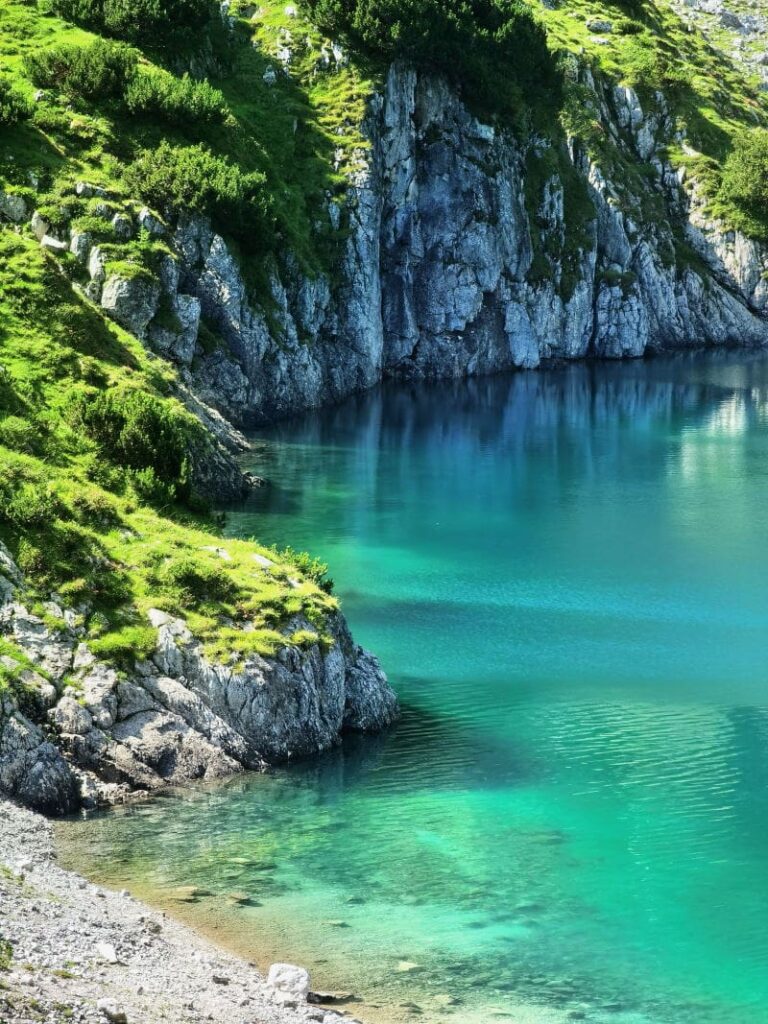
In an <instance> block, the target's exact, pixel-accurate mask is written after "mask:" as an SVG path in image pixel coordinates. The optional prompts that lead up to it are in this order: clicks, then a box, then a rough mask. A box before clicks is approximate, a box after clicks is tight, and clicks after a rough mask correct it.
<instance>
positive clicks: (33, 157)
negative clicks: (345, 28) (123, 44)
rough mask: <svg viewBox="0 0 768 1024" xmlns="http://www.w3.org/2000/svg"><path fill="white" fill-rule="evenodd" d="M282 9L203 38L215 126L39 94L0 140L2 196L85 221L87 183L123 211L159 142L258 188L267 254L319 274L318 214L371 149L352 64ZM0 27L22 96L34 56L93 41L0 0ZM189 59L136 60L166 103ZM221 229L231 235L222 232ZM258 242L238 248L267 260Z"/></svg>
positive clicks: (360, 83) (5, 57) (325, 259)
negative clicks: (12, 194)
mask: <svg viewBox="0 0 768 1024" xmlns="http://www.w3.org/2000/svg"><path fill="white" fill-rule="evenodd" d="M285 7H286V5H285V4H284V3H275V2H271V0H268V2H266V3H263V4H261V5H260V8H259V9H260V12H261V13H260V14H259V16H258V17H253V18H246V17H238V18H237V20H236V24H235V27H234V29H233V31H232V32H231V33H228V32H225V31H224V29H223V28H219V29H217V30H215V31H213V33H212V44H213V51H214V53H215V56H216V58H217V67H218V68H219V72H220V73H219V74H218V75H217V76H215V75H212V77H211V85H212V86H213V87H215V89H216V90H218V93H217V96H219V97H220V100H221V103H223V104H224V108H225V109H226V112H227V114H226V117H224V119H223V120H221V119H217V118H213V119H212V120H211V119H204V118H202V117H186V118H185V117H181V118H178V119H177V121H174V120H173V119H171V120H170V121H169V119H168V118H167V117H160V116H158V114H157V111H155V110H150V111H148V112H142V110H141V109H135V110H133V111H132V110H131V109H129V106H128V105H127V102H126V101H125V100H124V99H121V98H119V97H118V96H110V97H99V96H96V97H90V98H89V99H88V100H87V102H86V101H84V100H82V99H79V98H78V97H77V96H75V97H74V99H73V98H72V97H67V96H59V95H57V94H56V92H55V91H54V90H47V91H46V93H45V95H44V96H43V98H42V99H41V100H40V101H39V102H37V103H35V104H34V105H33V117H32V119H31V121H29V122H26V123H22V124H19V125H16V126H14V127H13V128H10V129H4V130H3V146H2V147H0V187H3V183H5V186H6V187H7V186H11V187H15V188H17V189H29V186H30V176H31V175H33V176H34V178H35V179H36V182H37V185H36V188H35V192H36V193H37V199H36V205H38V206H40V205H41V204H44V205H51V203H53V204H56V203H58V202H60V199H61V197H62V196H66V197H67V200H66V205H67V207H68V210H67V214H68V216H67V219H72V218H74V219H75V223H77V222H78V221H79V220H80V219H82V218H84V217H87V216H88V215H89V213H90V211H89V210H88V203H87V202H80V201H77V200H75V198H74V197H73V196H72V194H71V193H72V186H73V184H74V182H75V181H77V180H79V179H81V178H86V179H87V180H88V181H91V182H93V183H95V184H98V185H100V186H102V187H104V188H107V189H109V191H110V201H111V203H112V204H113V211H114V212H117V211H120V210H130V209H131V207H132V201H133V200H135V199H137V198H139V197H138V196H137V195H136V193H135V189H133V188H129V187H128V186H127V184H126V182H125V181H124V179H123V170H124V168H126V167H127V166H129V165H130V164H131V162H132V161H133V160H134V159H135V158H136V157H137V156H138V155H139V154H140V153H141V152H142V151H144V150H147V149H149V150H153V149H155V148H156V147H157V146H158V145H159V144H160V143H161V142H162V141H166V142H168V143H169V144H171V145H174V146H180V147H183V146H189V145H191V144H202V145H203V146H205V147H206V149H208V150H209V151H210V152H211V153H212V154H213V155H214V156H216V157H221V158H225V159H226V160H227V161H228V162H230V163H231V164H232V165H233V167H234V168H236V169H237V171H238V173H242V174H243V175H249V174H262V175H264V176H265V179H266V183H267V188H268V193H269V196H270V201H271V206H272V213H273V215H274V219H275V237H274V240H273V243H272V246H273V249H274V252H275V253H277V252H278V251H279V252H282V251H284V250H285V248H286V247H290V249H291V251H292V252H293V253H294V255H295V256H296V257H297V259H298V260H299V263H300V265H301V266H302V267H303V268H304V270H305V271H306V272H308V273H310V274H314V273H318V272H320V271H321V270H322V271H329V270H330V269H331V266H332V261H333V257H334V255H335V252H336V244H337V242H338V239H336V241H335V242H334V240H333V238H332V232H331V230H330V220H329V218H328V215H327V212H326V208H327V204H328V203H329V202H337V203H341V204H342V205H343V204H344V202H345V197H346V194H347V186H348V182H349V177H350V175H351V174H352V173H353V172H355V171H359V170H360V169H361V167H362V166H363V165H364V163H365V159H366V150H367V148H368V143H367V142H366V140H365V139H364V138H363V136H362V134H361V130H360V124H361V121H362V119H363V115H364V110H365V102H366V99H367V97H368V96H369V95H370V92H371V84H370V82H368V81H366V80H365V79H364V78H363V77H362V75H361V74H360V72H359V71H358V70H357V69H356V68H355V66H354V65H352V64H345V65H343V66H337V65H336V64H335V62H334V61H333V60H331V63H330V64H327V63H326V55H327V54H329V53H330V50H329V48H328V44H327V41H326V40H324V39H323V37H322V36H321V35H320V33H318V32H317V31H316V30H314V29H313V28H312V27H311V26H309V25H308V24H307V23H306V21H304V20H303V19H301V18H300V17H294V18H291V17H289V16H288V15H286V13H285ZM233 10H234V8H233ZM0 26H1V27H0V61H2V64H3V67H4V70H5V71H6V72H7V75H8V77H9V80H10V81H11V82H12V84H13V85H14V87H15V88H16V89H17V90H18V91H19V92H20V93H21V94H23V95H24V96H26V97H27V98H31V97H32V95H33V92H34V88H35V86H34V84H33V82H32V80H31V78H30V74H29V71H28V69H27V66H26V65H27V63H28V61H29V60H30V58H35V59H37V60H39V57H40V54H41V53H43V54H44V53H45V52H46V51H47V50H49V49H51V48H53V47H62V46H90V45H92V44H93V43H94V41H96V40H97V39H98V37H97V36H95V35H94V34H92V33H90V32H88V31H86V30H85V29H83V28H81V27H77V26H74V25H72V24H69V23H67V22H65V21H63V20H62V19H61V18H58V17H55V16H53V15H50V14H44V13H43V11H42V8H39V7H37V6H36V5H34V4H29V3H27V2H25V0H0ZM287 31H290V32H291V34H292V43H291V45H292V47H293V51H294V54H295V56H294V58H293V60H292V62H291V66H290V74H286V73H284V72H283V70H282V67H281V64H280V62H279V60H278V58H277V54H278V52H279V50H280V47H281V46H282V45H283V35H282V34H283V33H285V32H287ZM191 52H192V51H189V52H188V53H186V54H185V53H183V52H182V53H174V54H173V55H172V59H170V58H169V55H168V53H167V52H166V51H164V50H163V51H154V50H153V49H152V48H151V40H150V41H149V42H148V44H147V45H146V46H144V48H143V50H141V51H139V61H140V65H139V70H140V72H141V74H142V75H143V76H144V77H146V76H148V75H152V76H154V78H153V80H154V81H162V82H166V83H167V82H169V81H170V82H171V83H173V82H176V83H177V85H178V88H177V89H176V92H177V93H179V92H182V93H183V92H184V87H183V82H184V79H183V78H182V77H180V76H179V75H176V74H174V73H173V72H174V68H175V66H176V61H177V60H181V61H184V60H185V59H189V56H190V55H191ZM169 60H170V64H169V66H168V67H166V66H165V62H169ZM269 68H272V69H274V70H275V71H276V81H275V82H274V84H268V83H267V82H265V81H264V75H265V73H266V72H267V70H268V69H269ZM191 88H192V86H191V85H190V86H189V89H191ZM189 89H188V91H189ZM217 102H219V101H218V100H217ZM177 122H178V123H177ZM169 199H171V200H172V199H173V196H169ZM97 202H98V201H97ZM91 205H93V201H91ZM230 223H231V218H230ZM219 229H220V230H222V232H223V233H224V234H226V233H227V223H226V221H224V222H222V223H221V224H219ZM103 230H106V229H103ZM262 234H263V232H253V233H252V237H251V238H250V239H249V238H245V239H243V238H239V239H238V244H239V248H240V249H241V250H243V251H244V252H247V249H248V242H249V240H250V241H252V242H253V243H257V244H261V245H262V250H263V238H262V237H261V235H262ZM265 256H266V257H267V258H268V259H269V257H270V252H266V253H264V252H263V251H261V257H262V258H261V259H260V260H258V261H256V260H254V261H251V264H250V265H249V267H248V268H247V270H248V271H249V276H250V280H251V283H252V285H253V287H254V289H255V291H256V293H257V294H256V297H257V298H258V297H261V298H262V299H264V298H265V295H266V290H267V289H266V282H267V280H268V272H267V271H268V267H267V266H265V265H263V264H264V257H265ZM267 261H268V260H267Z"/></svg>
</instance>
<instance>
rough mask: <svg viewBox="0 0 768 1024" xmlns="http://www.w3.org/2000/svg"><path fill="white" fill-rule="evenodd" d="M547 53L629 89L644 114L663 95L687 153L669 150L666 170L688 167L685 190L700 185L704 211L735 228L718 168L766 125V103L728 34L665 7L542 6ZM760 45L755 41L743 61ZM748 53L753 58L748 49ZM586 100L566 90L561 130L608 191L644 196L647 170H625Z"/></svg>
mask: <svg viewBox="0 0 768 1024" xmlns="http://www.w3.org/2000/svg"><path fill="white" fill-rule="evenodd" d="M538 9H539V16H540V17H541V18H542V20H543V22H544V24H545V26H546V28H547V33H548V36H549V40H550V45H551V47H552V48H553V49H554V50H558V51H560V52H564V53H568V54H574V55H577V57H578V60H579V61H580V62H583V63H586V64H588V65H589V66H591V67H592V68H593V69H594V70H595V71H597V72H599V73H601V74H603V75H605V76H607V78H608V79H609V80H610V81H613V82H614V83H616V84H621V85H628V86H631V87H632V88H634V89H635V90H636V91H637V93H638V95H639V97H640V100H641V102H642V103H643V107H644V110H645V111H646V113H649V112H650V113H652V112H653V111H654V110H655V109H656V108H657V106H658V103H657V100H656V92H657V91H660V92H661V93H663V95H664V97H665V99H666V101H667V103H668V105H669V109H670V111H671V113H672V115H673V117H674V118H675V124H676V128H677V129H679V130H682V131H683V132H684V135H685V142H684V145H682V146H681V145H678V144H677V143H674V142H672V143H670V146H669V148H668V151H667V158H668V159H669V161H670V163H671V164H672V165H673V166H685V168H686V171H687V173H688V184H689V186H690V185H691V184H692V183H693V182H697V183H698V185H699V186H700V188H701V190H702V192H703V194H704V195H706V196H707V197H708V199H709V200H710V212H711V213H712V214H714V215H717V216H719V217H720V218H722V219H723V220H724V221H725V222H726V223H731V224H732V225H733V226H735V225H736V224H741V223H742V218H741V217H740V216H739V214H738V211H735V210H733V209H730V208H729V207H728V206H726V205H724V204H723V203H721V202H719V201H718V198H717V190H718V188H719V184H720V168H721V166H722V163H723V161H724V159H725V157H726V156H727V155H728V153H729V152H730V150H731V149H732V146H733V143H734V140H735V138H736V137H737V136H738V135H739V133H741V132H743V131H744V130H745V129H750V128H755V127H766V126H768V96H766V93H764V92H761V91H760V88H759V86H760V77H759V75H758V74H757V72H756V70H755V65H754V63H750V62H748V61H747V60H745V59H744V54H742V55H741V56H736V55H735V53H734V50H733V45H732V44H733V39H734V33H730V32H728V31H727V30H725V29H723V28H722V27H721V26H720V25H719V21H718V19H717V18H714V17H711V18H710V17H709V16H707V15H704V16H703V17H702V19H699V18H698V17H697V20H696V21H695V22H694V21H693V20H692V19H691V16H690V12H688V11H686V12H685V14H684V15H683V14H681V13H680V12H679V11H678V10H677V9H676V8H675V6H674V5H673V4H671V3H669V2H668V0H631V2H630V3H629V4H627V3H622V2H620V0H615V2H611V0H601V2H599V3H598V2H594V0H570V2H568V3H567V4H563V5H562V6H558V7H555V8H554V9H551V8H550V7H548V6H544V5H543V4H542V5H539V7H538ZM592 19H607V20H609V21H610V22H611V23H612V29H613V30H612V31H611V32H610V33H598V32H594V31H591V30H590V29H589V28H588V23H589V22H590V21H591V20H592ZM756 45H757V43H755V42H753V43H751V44H749V46H748V47H747V48H746V49H745V53H749V52H751V49H754V47H755V46H756ZM750 48H751V49H750ZM589 106H590V101H589V97H588V95H586V94H585V91H584V90H583V89H582V88H580V87H578V86H573V85H570V86H569V87H568V88H567V93H566V103H565V108H564V112H563V116H562V120H563V123H564V125H565V127H566V129H567V130H568V131H569V133H571V134H576V135H577V136H578V137H579V138H580V139H581V140H582V142H584V143H585V144H586V146H587V148H588V150H589V151H590V152H591V154H592V156H593V157H594V158H595V159H596V161H597V162H598V164H600V165H601V166H602V167H603V169H604V170H605V171H607V172H608V173H609V174H611V175H612V177H613V180H614V182H615V183H618V184H619V186H622V185H624V186H625V190H626V192H627V195H628V196H632V195H635V196H637V195H641V194H642V191H643V190H642V187H641V186H642V178H643V177H646V178H648V177H649V176H651V175H650V170H649V169H648V168H645V167H643V165H642V164H640V163H639V162H638V161H636V160H633V161H627V159H626V157H625V156H623V155H622V154H621V153H620V152H619V151H618V150H617V148H616V147H615V146H614V145H613V144H612V143H611V141H610V140H609V139H607V138H606V137H605V136H604V134H603V133H602V130H601V129H600V127H599V125H598V123H597V120H596V118H594V117H593V116H591V114H590V109H589ZM639 207H640V208H638V204H637V203H635V209H634V212H635V213H636V214H639V215H640V216H641V218H642V219H653V218H654V217H657V216H659V215H660V214H661V213H662V211H661V209H660V208H659V206H658V204H657V203H655V202H654V201H653V198H652V197H651V199H650V204H649V205H648V200H647V198H646V200H644V202H643V203H642V204H639Z"/></svg>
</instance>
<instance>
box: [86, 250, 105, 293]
mask: <svg viewBox="0 0 768 1024" xmlns="http://www.w3.org/2000/svg"><path fill="white" fill-rule="evenodd" d="M106 267H107V260H106V257H105V256H104V253H103V252H102V251H101V249H100V248H99V246H98V245H96V246H94V247H93V249H91V251H90V253H89V254H88V276H89V277H90V279H91V282H92V283H93V284H97V285H102V284H103V283H104V279H105V278H106V276H107V270H106Z"/></svg>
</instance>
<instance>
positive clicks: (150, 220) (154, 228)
mask: <svg viewBox="0 0 768 1024" xmlns="http://www.w3.org/2000/svg"><path fill="white" fill-rule="evenodd" d="M138 221H139V227H140V228H142V229H143V230H144V231H146V232H147V233H148V234H150V235H153V236H154V237H156V238H157V237H159V236H160V235H164V234H165V225H164V224H163V222H162V221H161V220H159V219H158V218H157V217H156V216H155V215H154V214H153V213H152V211H151V210H150V209H148V207H146V206H142V208H141V209H140V210H139V216H138Z"/></svg>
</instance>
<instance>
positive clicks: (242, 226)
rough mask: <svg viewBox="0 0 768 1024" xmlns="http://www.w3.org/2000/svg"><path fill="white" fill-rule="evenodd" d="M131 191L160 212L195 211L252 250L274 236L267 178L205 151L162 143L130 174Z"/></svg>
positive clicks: (130, 168)
mask: <svg viewBox="0 0 768 1024" xmlns="http://www.w3.org/2000/svg"><path fill="white" fill-rule="evenodd" d="M125 182H126V185H127V187H128V188H129V189H130V190H131V191H132V192H134V193H135V194H139V195H141V196H142V197H143V199H145V200H146V202H147V203H149V205H150V206H154V207H155V208H157V209H160V210H168V209H171V208H172V209H175V210H192V211H194V212H196V213H203V214H206V215H208V216H210V217H211V219H212V220H213V221H214V222H215V223H216V224H217V226H218V227H219V229H220V230H221V231H222V232H224V233H227V234H230V235H233V236H235V237H237V238H241V239H243V241H244V242H245V243H246V244H248V246H249V247H250V248H251V249H254V248H265V247H268V245H269V243H270V241H271V238H272V236H273V232H274V218H273V213H272V204H271V199H270V195H269V192H268V189H267V187H266V178H265V176H264V175H263V174H260V173H258V172H255V171H253V172H250V173H246V172H244V171H242V170H241V169H240V168H239V167H238V166H237V164H233V163H230V162H229V161H228V160H227V159H225V158H224V157H220V156H216V155H215V154H214V153H211V152H210V150H208V149H206V148H205V147H204V146H178V147H177V146H172V145H171V144H170V143H169V142H166V141H163V142H161V143H160V145H159V146H158V147H157V149H155V150H145V151H144V152H143V153H142V154H141V155H140V156H139V157H138V159H136V160H135V161H134V162H133V163H132V164H129V165H128V167H127V168H126V170H125Z"/></svg>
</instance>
